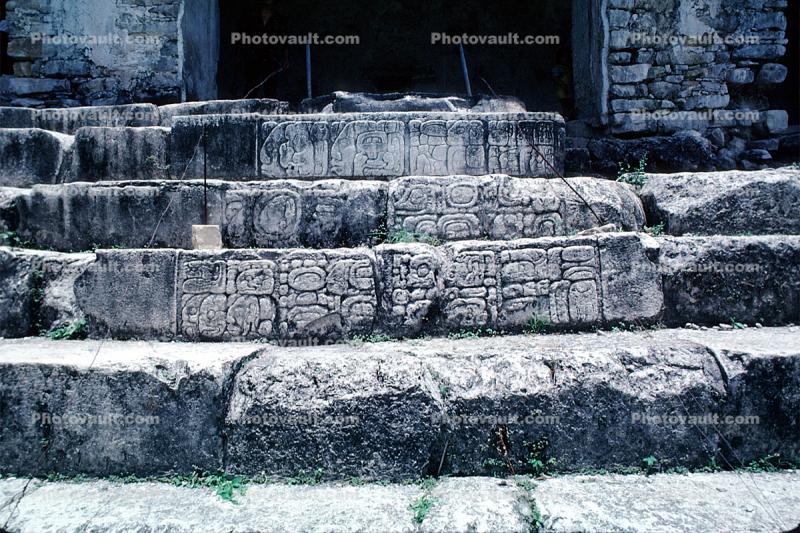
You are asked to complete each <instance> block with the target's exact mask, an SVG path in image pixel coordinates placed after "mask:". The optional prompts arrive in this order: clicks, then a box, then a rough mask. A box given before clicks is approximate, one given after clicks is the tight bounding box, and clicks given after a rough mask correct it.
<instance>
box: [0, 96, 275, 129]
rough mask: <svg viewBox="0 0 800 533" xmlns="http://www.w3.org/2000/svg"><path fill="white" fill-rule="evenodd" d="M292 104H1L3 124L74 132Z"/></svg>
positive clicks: (270, 110)
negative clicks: (38, 106) (36, 106)
mask: <svg viewBox="0 0 800 533" xmlns="http://www.w3.org/2000/svg"><path fill="white" fill-rule="evenodd" d="M288 111H289V104H288V103H287V102H281V101H278V100H273V99H270V98H256V99H246V100H210V101H203V102H185V103H182V104H169V105H162V106H156V105H153V104H129V105H111V106H87V107H65V108H58V109H55V108H53V109H32V108H26V107H0V128H40V129H43V130H49V131H56V132H59V133H68V134H74V133H75V132H77V131H78V130H79V129H80V128H83V127H141V126H166V127H169V126H172V120H173V119H174V118H175V117H177V116H186V115H212V114H241V113H261V114H265V115H273V114H281V113H286V112H288Z"/></svg>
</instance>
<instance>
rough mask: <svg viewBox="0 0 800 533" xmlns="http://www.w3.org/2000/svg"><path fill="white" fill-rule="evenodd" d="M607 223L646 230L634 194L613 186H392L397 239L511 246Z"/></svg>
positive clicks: (452, 180)
mask: <svg viewBox="0 0 800 533" xmlns="http://www.w3.org/2000/svg"><path fill="white" fill-rule="evenodd" d="M570 187H572V189H574V191H573V190H572V189H570ZM581 197H583V198H584V199H585V200H586V201H587V202H588V204H589V205H588V206H587V205H586V204H585V203H584V202H583V201H582V200H581ZM592 210H594V211H595V213H597V214H598V216H599V217H600V220H597V219H596V218H595V217H594V215H593V214H592ZM608 223H613V224H615V225H616V226H617V227H618V228H619V229H621V230H627V231H638V230H641V228H642V226H643V224H644V214H643V210H642V208H641V206H640V205H639V201H638V199H637V198H636V197H635V194H634V193H633V191H632V190H631V189H630V188H628V187H627V186H626V185H623V184H620V183H617V182H612V181H605V180H596V179H592V178H568V180H567V184H565V183H564V182H563V181H561V180H545V179H525V178H510V177H508V176H500V175H493V176H482V177H472V176H449V177H442V178H436V177H408V178H400V179H397V180H392V181H391V182H390V184H389V204H388V210H387V229H388V230H389V232H390V234H391V233H395V234H397V233H399V232H409V233H412V234H415V235H418V236H428V237H433V238H435V239H438V240H441V241H452V240H468V239H480V238H491V239H497V240H507V239H518V238H532V237H554V236H563V235H570V234H574V233H577V232H579V231H582V230H585V229H589V228H593V227H596V226H602V225H604V224H608Z"/></svg>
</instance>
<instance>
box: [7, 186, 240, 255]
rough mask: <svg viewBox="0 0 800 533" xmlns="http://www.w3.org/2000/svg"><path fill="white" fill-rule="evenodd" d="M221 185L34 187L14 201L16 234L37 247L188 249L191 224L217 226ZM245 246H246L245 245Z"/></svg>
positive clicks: (221, 210) (221, 195)
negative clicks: (204, 186)
mask: <svg viewBox="0 0 800 533" xmlns="http://www.w3.org/2000/svg"><path fill="white" fill-rule="evenodd" d="M223 194H224V193H223V190H222V189H221V188H220V185H219V184H213V185H211V186H210V187H209V188H208V189H207V190H206V191H204V188H203V184H202V182H175V181H166V182H163V181H141V182H136V181H129V182H100V183H69V184H63V185H41V186H34V187H33V188H32V189H31V190H30V191H29V194H27V195H25V196H22V197H19V198H17V200H16V208H15V213H16V219H17V221H18V223H17V228H16V229H17V232H18V234H19V236H20V238H21V239H23V240H25V241H28V242H32V243H35V245H36V246H38V247H41V248H49V249H55V250H61V251H77V250H88V249H92V248H97V247H106V248H111V247H124V248H144V247H172V248H191V244H192V224H203V223H204V218H203V215H204V206H205V205H206V202H207V206H208V208H207V213H208V221H209V223H210V224H217V223H220V221H221V219H222V213H223V211H224V204H223V202H222V198H223ZM244 244H250V243H249V242H248V243H244Z"/></svg>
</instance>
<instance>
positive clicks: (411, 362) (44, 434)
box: [0, 328, 800, 479]
mask: <svg viewBox="0 0 800 533" xmlns="http://www.w3.org/2000/svg"><path fill="white" fill-rule="evenodd" d="M799 336H800V332H798V331H797V330H796V329H795V328H766V329H761V330H757V329H749V330H736V331H706V332H699V331H689V330H663V331H646V332H641V333H613V334H605V335H597V334H577V335H576V334H571V335H547V336H544V335H542V336H530V335H528V336H504V337H492V338H481V339H469V340H461V341H458V340H451V339H435V340H417V341H405V342H397V343H374V344H370V343H367V344H362V345H348V344H340V345H330V346H321V345H319V346H318V345H315V346H314V347H313V349H307V348H298V347H279V346H265V345H263V344H257V345H255V344H242V343H238V344H186V343H154V342H146V343H145V342H116V341H71V342H54V341H49V340H46V339H38V338H29V339H21V340H2V341H0V350H2V354H3V357H2V358H0V402H2V405H5V406H7V409H6V413H5V415H4V416H3V417H2V418H0V471H1V472H4V473H7V472H15V473H18V474H22V475H25V474H39V475H42V474H45V473H48V472H51V471H53V470H57V471H58V472H61V473H67V474H69V473H86V474H93V475H111V474H126V473H136V474H139V475H157V474H161V473H164V472H167V471H172V472H181V473H187V472H191V471H192V470H193V468H194V467H195V466H197V467H200V468H203V469H206V470H209V471H215V470H217V469H224V470H225V471H228V472H231V473H238V474H245V475H248V474H249V475H256V474H262V475H267V476H270V477H277V478H283V477H290V476H295V475H297V474H298V473H300V472H301V471H302V472H306V473H307V474H308V473H310V472H313V471H314V470H316V469H322V472H323V475H324V477H326V478H334V479H336V478H338V479H341V478H348V477H350V476H363V477H365V478H367V479H407V478H418V477H420V476H425V475H429V474H435V473H437V472H439V473H441V474H443V475H447V474H452V475H487V474H490V473H500V474H507V473H510V472H511V470H512V468H513V471H514V472H516V473H518V474H521V473H527V472H530V466H529V464H528V462H527V461H528V459H530V458H531V457H535V458H538V459H540V460H542V461H547V460H548V459H550V458H554V459H556V460H557V466H558V468H560V469H562V470H577V469H581V468H610V467H615V466H641V460H642V458H643V457H646V456H648V455H654V456H655V457H657V458H658V460H659V461H660V465H661V466H662V467H663V468H669V467H673V466H684V467H702V466H705V465H707V464H708V462H709V461H710V460H711V459H712V458H716V460H717V463H718V464H723V465H727V464H731V465H734V466H744V465H746V464H747V463H749V462H750V461H753V460H755V459H758V458H761V457H763V456H764V455H766V454H768V453H780V454H781V455H782V457H783V458H784V459H785V460H787V461H797V460H798V459H800V455H798V454H800V448H798V442H797V438H796V435H797V430H798V427H800V418H799V416H800V415H798V412H800V411H798V409H797V408H798V398H797V394H796V392H797V390H798V387H799V386H800V382H799V380H800V373H798V369H800V349H799V348H798V347H800V342H798V339H799ZM723 369H724V370H723ZM776 386H777V388H776ZM776 394H777V395H778V396H776ZM776 398H780V399H781V401H780V402H778V401H776ZM45 414H47V415H49V418H46V417H44V415H45ZM102 416H105V417H106V418H105V419H101V418H99V417H102ZM111 416H116V417H117V418H115V419H111V418H110V417H111ZM731 417H732V418H731ZM737 417H738V418H737ZM754 417H755V418H754ZM753 420H757V422H753ZM32 443H34V444H35V445H32ZM731 443H733V446H735V448H734V449H731V448H730V447H729V445H730V444H731ZM440 465H441V466H440Z"/></svg>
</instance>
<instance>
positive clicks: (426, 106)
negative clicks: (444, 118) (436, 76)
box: [273, 91, 526, 114]
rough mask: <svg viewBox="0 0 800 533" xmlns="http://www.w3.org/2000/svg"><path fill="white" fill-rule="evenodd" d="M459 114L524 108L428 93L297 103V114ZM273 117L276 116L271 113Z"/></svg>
mask: <svg viewBox="0 0 800 533" xmlns="http://www.w3.org/2000/svg"><path fill="white" fill-rule="evenodd" d="M398 111H399V112H406V111H413V112H424V111H439V112H447V111H459V112H467V111H470V112H473V113H524V112H525V111H526V109H525V104H524V103H522V102H521V101H520V100H518V99H517V98H514V97H512V96H497V95H495V96H485V95H476V96H474V97H472V98H463V97H459V96H439V95H436V94H431V93H380V94H373V93H349V92H346V91H335V92H333V93H331V94H326V95H323V96H318V97H315V98H311V99H308V98H307V99H305V100H303V101H302V102H300V112H301V113H311V114H313V113H325V114H328V113H387V112H398ZM273 114H277V113H273Z"/></svg>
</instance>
